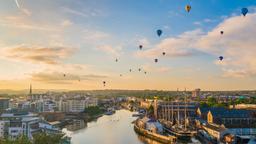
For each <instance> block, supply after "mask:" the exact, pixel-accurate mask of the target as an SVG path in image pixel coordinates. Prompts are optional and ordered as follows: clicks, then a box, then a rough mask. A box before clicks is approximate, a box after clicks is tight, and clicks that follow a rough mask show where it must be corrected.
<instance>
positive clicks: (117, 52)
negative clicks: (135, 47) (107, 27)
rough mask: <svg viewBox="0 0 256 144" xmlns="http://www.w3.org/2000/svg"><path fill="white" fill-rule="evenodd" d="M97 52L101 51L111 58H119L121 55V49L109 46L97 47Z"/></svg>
mask: <svg viewBox="0 0 256 144" xmlns="http://www.w3.org/2000/svg"><path fill="white" fill-rule="evenodd" d="M97 49H98V50H100V51H103V52H105V53H107V54H109V55H111V56H114V57H119V56H120V54H121V50H122V47H121V46H117V47H113V46H111V45H101V46H98V47H97Z"/></svg>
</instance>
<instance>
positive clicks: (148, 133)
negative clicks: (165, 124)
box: [134, 118, 176, 144]
mask: <svg viewBox="0 0 256 144" xmlns="http://www.w3.org/2000/svg"><path fill="white" fill-rule="evenodd" d="M154 123H155V124H157V122H154ZM153 125H154V124H153V122H152V120H149V124H148V125H147V124H146V122H145V118H144V121H143V120H142V119H138V120H136V121H135V123H134V130H135V132H137V133H138V134H140V135H143V136H145V137H148V138H150V139H153V140H155V141H158V142H161V143H165V144H174V143H176V137H175V136H172V135H164V134H163V133H161V132H159V130H157V128H152V126H153ZM157 127H158V126H157Z"/></svg>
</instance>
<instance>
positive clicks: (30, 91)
mask: <svg viewBox="0 0 256 144" xmlns="http://www.w3.org/2000/svg"><path fill="white" fill-rule="evenodd" d="M28 96H29V99H30V100H31V101H32V100H33V94H32V85H31V84H30V86H29V94H28Z"/></svg>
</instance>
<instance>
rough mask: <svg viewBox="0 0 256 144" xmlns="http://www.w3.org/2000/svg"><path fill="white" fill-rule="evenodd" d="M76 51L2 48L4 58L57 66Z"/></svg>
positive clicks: (25, 47) (40, 48)
mask: <svg viewBox="0 0 256 144" xmlns="http://www.w3.org/2000/svg"><path fill="white" fill-rule="evenodd" d="M75 50H76V49H74V48H69V47H58V46H57V47H40V46H26V45H20V46H14V47H10V48H4V49H3V50H2V54H3V56H4V57H6V58H8V59H11V60H17V61H24V62H31V63H42V64H51V65H52V64H58V63H59V62H60V61H61V60H63V59H66V58H68V57H70V56H71V55H72V54H73V53H74V52H75Z"/></svg>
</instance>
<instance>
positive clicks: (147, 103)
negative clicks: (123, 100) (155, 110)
mask: <svg viewBox="0 0 256 144" xmlns="http://www.w3.org/2000/svg"><path fill="white" fill-rule="evenodd" d="M152 105H153V101H152V100H149V99H146V100H141V101H140V107H141V108H144V109H148V108H149V107H150V106H152Z"/></svg>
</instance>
